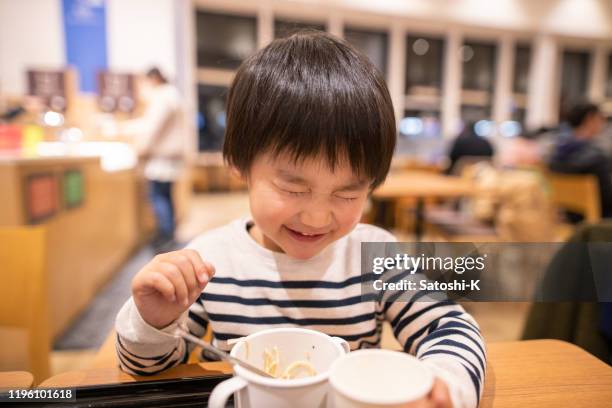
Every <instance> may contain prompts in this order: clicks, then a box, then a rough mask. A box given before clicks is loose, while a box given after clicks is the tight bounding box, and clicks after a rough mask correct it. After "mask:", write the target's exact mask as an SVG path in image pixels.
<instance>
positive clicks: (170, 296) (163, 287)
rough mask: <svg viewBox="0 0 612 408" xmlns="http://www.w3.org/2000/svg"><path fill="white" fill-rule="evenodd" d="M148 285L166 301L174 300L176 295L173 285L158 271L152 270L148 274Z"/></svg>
mask: <svg viewBox="0 0 612 408" xmlns="http://www.w3.org/2000/svg"><path fill="white" fill-rule="evenodd" d="M149 279H150V283H149V284H150V285H151V286H152V287H153V288H154V289H155V290H157V291H158V292H159V293H161V294H162V295H163V296H164V297H165V298H166V299H167V300H168V301H170V302H175V301H176V295H175V293H174V285H172V283H171V282H170V280H169V279H168V278H167V277H166V276H165V275H164V274H162V273H160V272H153V273H151V275H149Z"/></svg>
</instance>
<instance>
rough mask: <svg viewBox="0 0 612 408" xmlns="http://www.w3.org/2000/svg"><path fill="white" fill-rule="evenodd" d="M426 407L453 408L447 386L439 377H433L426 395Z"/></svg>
mask: <svg viewBox="0 0 612 408" xmlns="http://www.w3.org/2000/svg"><path fill="white" fill-rule="evenodd" d="M427 407H430V408H453V403H452V401H451V399H450V393H449V392H448V387H447V386H446V383H445V382H444V381H442V380H441V379H439V378H435V379H434V384H433V387H432V388H431V391H430V392H429V394H428V395H427Z"/></svg>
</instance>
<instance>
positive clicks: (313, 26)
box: [274, 19, 325, 38]
mask: <svg viewBox="0 0 612 408" xmlns="http://www.w3.org/2000/svg"><path fill="white" fill-rule="evenodd" d="M308 29H310V30H319V31H325V24H320V23H311V22H304V21H293V20H281V19H277V20H274V38H284V37H289V36H290V35H291V34H293V33H295V32H297V31H300V30H308Z"/></svg>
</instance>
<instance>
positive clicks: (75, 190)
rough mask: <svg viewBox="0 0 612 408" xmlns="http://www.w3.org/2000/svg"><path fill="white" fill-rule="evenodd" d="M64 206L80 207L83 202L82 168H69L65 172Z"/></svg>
mask: <svg viewBox="0 0 612 408" xmlns="http://www.w3.org/2000/svg"><path fill="white" fill-rule="evenodd" d="M62 184H63V187H64V188H63V190H64V206H65V207H66V208H74V207H78V206H79V205H81V204H82V203H83V196H84V188H83V184H84V183H83V173H81V171H80V170H67V171H65V172H64V182H63V183H62Z"/></svg>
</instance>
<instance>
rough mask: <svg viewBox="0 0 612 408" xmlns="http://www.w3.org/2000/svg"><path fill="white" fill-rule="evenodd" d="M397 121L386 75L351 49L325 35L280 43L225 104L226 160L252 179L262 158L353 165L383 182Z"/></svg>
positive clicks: (263, 54)
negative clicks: (251, 172) (268, 154)
mask: <svg viewBox="0 0 612 408" xmlns="http://www.w3.org/2000/svg"><path fill="white" fill-rule="evenodd" d="M395 140H396V128H395V116H394V113H393V106H392V103H391V98H390V96H389V91H388V90H387V86H386V84H385V80H384V78H383V76H382V75H381V73H380V72H379V71H378V70H377V69H376V68H375V67H374V65H372V63H370V61H369V60H368V59H367V57H365V56H364V55H362V54H361V53H359V52H358V51H356V50H355V49H354V48H353V47H352V46H350V45H349V44H348V43H346V42H345V41H343V40H340V39H338V38H336V37H334V36H332V35H330V34H327V33H324V32H320V31H301V32H298V33H296V34H293V35H292V36H290V37H288V38H283V39H278V40H275V41H273V42H272V43H270V44H269V45H268V46H266V47H265V48H263V49H262V50H260V51H258V52H256V53H255V54H253V55H251V56H250V57H249V58H247V59H246V60H245V61H244V62H243V63H242V65H241V66H240V68H239V69H238V72H237V73H236V77H235V78H234V81H233V83H232V86H231V88H230V90H229V94H228V100H227V128H226V130H225V142H224V145H223V156H224V158H225V160H226V161H227V163H228V164H229V165H231V166H234V167H235V168H237V169H238V170H239V171H240V172H242V173H243V174H246V175H248V173H249V170H250V168H251V165H252V164H253V161H254V160H255V158H256V157H257V155H259V154H261V153H264V152H271V153H272V154H273V155H278V154H280V153H288V154H289V155H290V157H291V158H292V160H294V161H295V162H296V163H297V162H300V161H302V160H304V159H307V158H311V157H323V158H324V159H325V160H326V161H327V163H328V164H329V166H330V168H331V169H332V170H333V169H334V168H335V166H336V164H337V163H338V161H341V160H346V159H348V162H349V164H350V166H351V168H352V169H353V171H355V172H356V173H358V174H359V176H360V177H363V178H364V179H367V180H371V182H372V183H371V187H372V188H375V187H376V186H378V185H379V184H381V183H382V182H383V181H384V179H385V177H386V175H387V172H388V171H389V166H390V163H391V158H392V156H393V150H394V148H395Z"/></svg>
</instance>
